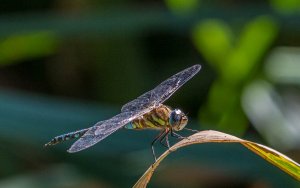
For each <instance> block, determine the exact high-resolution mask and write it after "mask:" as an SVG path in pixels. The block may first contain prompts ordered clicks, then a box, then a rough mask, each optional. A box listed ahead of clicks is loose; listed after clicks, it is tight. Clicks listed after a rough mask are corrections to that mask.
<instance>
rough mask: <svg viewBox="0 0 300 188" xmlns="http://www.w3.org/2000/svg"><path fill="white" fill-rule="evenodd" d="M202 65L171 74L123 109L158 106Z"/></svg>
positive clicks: (131, 109)
mask: <svg viewBox="0 0 300 188" xmlns="http://www.w3.org/2000/svg"><path fill="white" fill-rule="evenodd" d="M200 69H201V65H194V66H192V67H189V68H187V69H184V70H183V71H181V72H179V73H177V74H175V75H173V76H171V77H170V78H169V79H167V80H165V81H163V82H162V83H161V84H159V85H158V86H156V87H155V88H154V89H153V90H151V91H148V92H146V93H144V94H143V95H141V96H140V97H138V98H136V99H134V100H132V101H130V102H129V103H127V104H125V105H124V106H123V107H122V109H121V111H122V112H127V111H136V110H140V109H144V108H147V107H150V106H158V105H160V104H161V103H163V102H164V101H165V100H167V99H168V98H169V97H170V96H171V95H172V94H173V93H174V92H175V91H176V90H177V89H179V88H180V87H181V86H182V85H183V84H185V83H186V82H187V81H188V80H189V79H191V78H192V77H193V76H195V74H197V73H198V72H199V70H200Z"/></svg>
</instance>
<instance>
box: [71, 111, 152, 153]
mask: <svg viewBox="0 0 300 188" xmlns="http://www.w3.org/2000/svg"><path fill="white" fill-rule="evenodd" d="M152 109H153V108H151V107H149V108H145V109H143V110H140V111H131V112H122V113H120V114H118V115H116V116H114V117H112V118H111V119H108V120H106V121H101V122H98V123H96V124H95V125H94V126H93V127H91V128H90V129H89V130H88V131H87V132H86V133H85V134H84V135H83V136H82V137H81V138H80V139H79V140H77V141H76V142H75V143H74V144H73V145H72V146H71V148H70V149H69V150H68V152H70V153H74V152H78V151H81V150H84V149H86V148H88V147H91V146H93V145H95V144H96V143H98V142H100V141H101V140H103V139H104V138H106V137H107V136H109V135H110V134H112V133H114V132H115V131H117V130H118V129H120V128H121V127H123V126H124V125H126V124H127V123H129V122H131V121H132V120H134V119H136V118H137V117H139V116H141V115H143V114H145V113H147V112H150V111H151V110H152Z"/></svg>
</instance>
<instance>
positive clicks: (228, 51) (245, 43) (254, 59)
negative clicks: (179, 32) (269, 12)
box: [192, 16, 278, 134]
mask: <svg viewBox="0 0 300 188" xmlns="http://www.w3.org/2000/svg"><path fill="white" fill-rule="evenodd" d="M277 30H278V28H277V24H276V23H275V22H274V21H273V20H272V19H271V18H269V17H265V16H262V17H257V18H256V19H254V20H252V21H250V22H248V23H247V24H246V25H245V27H244V28H243V29H242V31H241V32H240V35H239V36H238V37H236V38H233V32H232V31H231V30H230V29H229V26H227V25H226V24H225V23H224V22H221V21H218V20H206V21H204V22H200V23H199V24H198V25H196V26H195V28H194V30H193V32H192V36H193V40H194V43H195V46H196V47H197V49H198V50H199V52H200V53H201V54H202V55H203V56H204V57H205V58H206V60H207V61H208V62H209V63H210V64H211V65H212V66H213V67H214V68H215V70H216V72H217V73H218V79H217V80H216V81H215V82H214V84H213V85H212V87H211V90H210V92H209V97H208V102H207V104H206V105H205V106H204V107H203V108H202V110H201V111H200V119H201V121H204V122H206V123H207V124H209V125H217V126H216V127H215V128H217V129H219V130H223V131H224V130H226V131H227V132H228V131H229V132H231V133H235V134H242V133H243V132H244V131H245V129H246V125H247V122H248V121H247V118H246V117H245V115H243V111H242V108H241V105H240V97H241V92H242V89H243V85H244V84H245V83H247V82H248V81H249V79H251V77H252V76H253V75H255V74H256V70H257V69H256V68H257V67H258V64H259V63H260V60H261V58H262V57H263V55H264V54H265V53H266V51H267V49H268V48H269V47H270V45H271V44H272V43H273V41H274V40H275V37H276V36H277V32H278V31H277ZM210 128H211V127H210Z"/></svg>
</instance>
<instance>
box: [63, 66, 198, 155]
mask: <svg viewBox="0 0 300 188" xmlns="http://www.w3.org/2000/svg"><path fill="white" fill-rule="evenodd" d="M200 69H201V66H200V65H194V66H192V67H190V68H187V69H185V70H183V71H181V72H179V73H177V74H175V75H173V76H172V77H170V78H169V79H167V80H165V81H164V82H162V83H161V84H159V85H158V86H157V87H155V88H154V89H153V90H151V91H148V92H146V93H144V94H143V95H141V96H140V97H138V98H137V99H134V100H133V101H131V102H129V103H127V104H125V105H124V106H123V107H122V110H121V113H120V114H118V115H116V116H114V117H112V118H111V119H108V120H106V121H102V122H98V123H97V124H95V125H94V126H93V127H91V128H90V129H89V130H88V131H87V132H86V133H85V134H84V135H83V136H82V137H81V138H80V139H79V140H78V141H76V142H75V143H74V144H73V145H72V146H71V148H70V149H69V150H68V152H70V153H73V152H78V151H81V150H84V149H86V148H88V147H90V146H92V145H94V144H96V143H97V142H100V141H101V140H103V139H104V138H106V137H107V136H109V135H110V134H112V133H114V132H115V131H117V130H118V129H120V128H121V127H123V126H124V125H126V124H127V123H129V122H131V121H132V120H134V119H136V118H137V117H139V116H142V115H143V114H145V113H147V112H150V111H151V110H152V109H154V108H156V107H158V106H159V105H161V103H163V102H164V101H165V100H167V99H168V98H169V97H170V96H171V95H172V94H173V93H174V92H175V91H176V90H177V89H179V88H180V87H181V86H182V85H183V84H184V83H186V82H187V81H188V80H189V79H191V78H192V77H193V76H194V75H195V74H197V72H199V70H200Z"/></svg>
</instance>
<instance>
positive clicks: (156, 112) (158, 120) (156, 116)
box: [125, 105, 171, 129]
mask: <svg viewBox="0 0 300 188" xmlns="http://www.w3.org/2000/svg"><path fill="white" fill-rule="evenodd" d="M170 112H171V110H170V108H169V107H167V106H165V105H162V106H160V107H159V108H156V109H153V110H152V111H150V112H149V113H146V114H144V115H143V116H141V117H139V118H137V119H135V120H133V121H132V122H131V123H130V124H128V125H126V126H125V128H127V129H164V128H166V127H169V126H170V124H169V117H170Z"/></svg>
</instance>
